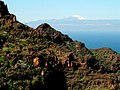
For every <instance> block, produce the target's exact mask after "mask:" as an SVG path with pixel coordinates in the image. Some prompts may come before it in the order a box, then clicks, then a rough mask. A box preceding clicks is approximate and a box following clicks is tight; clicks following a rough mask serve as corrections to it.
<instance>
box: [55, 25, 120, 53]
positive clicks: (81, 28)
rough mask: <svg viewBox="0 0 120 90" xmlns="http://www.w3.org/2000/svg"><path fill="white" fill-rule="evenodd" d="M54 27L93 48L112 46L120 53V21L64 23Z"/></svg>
mask: <svg viewBox="0 0 120 90" xmlns="http://www.w3.org/2000/svg"><path fill="white" fill-rule="evenodd" d="M53 27H54V28H55V29H57V30H59V31H61V32H62V33H64V34H67V35H69V36H70V37H71V38H72V39H73V40H77V41H80V42H83V43H85V45H86V47H87V48H89V49H91V48H104V47H108V48H112V49H113V50H115V51H117V52H118V53H120V23H117V24H116V23H115V24H96V25H94V24H83V25H80V24H79V25H78V24H72V25H69V24H63V25H60V24H59V25H53Z"/></svg>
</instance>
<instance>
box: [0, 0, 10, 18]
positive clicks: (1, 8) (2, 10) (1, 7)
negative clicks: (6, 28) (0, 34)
mask: <svg viewBox="0 0 120 90" xmlns="http://www.w3.org/2000/svg"><path fill="white" fill-rule="evenodd" d="M8 14H9V11H8V8H7V5H5V4H4V2H3V1H1V0H0V18H1V17H3V16H4V15H8Z"/></svg>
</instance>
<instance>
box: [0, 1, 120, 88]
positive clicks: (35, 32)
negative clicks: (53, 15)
mask: <svg viewBox="0 0 120 90" xmlns="http://www.w3.org/2000/svg"><path fill="white" fill-rule="evenodd" d="M119 89H120V54H119V53H117V52H116V51H114V50H112V49H111V48H98V49H88V48H87V47H86V46H85V44H84V43H82V42H79V41H74V40H73V39H71V38H70V37H69V36H68V35H65V34H63V33H61V32H60V31H57V30H55V29H54V28H53V27H51V26H50V25H49V24H47V23H43V24H41V25H38V26H37V28H35V29H33V28H32V27H29V26H27V25H25V24H23V23H21V22H19V21H18V20H17V18H16V16H15V15H14V14H11V13H9V11H8V8H7V5H5V4H4V2H3V1H1V0H0V90H119Z"/></svg>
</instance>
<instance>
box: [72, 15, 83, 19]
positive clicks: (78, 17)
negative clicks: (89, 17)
mask: <svg viewBox="0 0 120 90" xmlns="http://www.w3.org/2000/svg"><path fill="white" fill-rule="evenodd" d="M72 17H73V18H76V19H78V20H84V19H85V18H84V17H82V16H80V15H72Z"/></svg>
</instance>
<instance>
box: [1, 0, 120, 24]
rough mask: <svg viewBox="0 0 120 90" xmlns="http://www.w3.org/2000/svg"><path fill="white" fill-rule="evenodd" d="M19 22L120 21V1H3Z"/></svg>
mask: <svg viewBox="0 0 120 90" xmlns="http://www.w3.org/2000/svg"><path fill="white" fill-rule="evenodd" d="M3 1H4V2H5V3H6V4H7V5H8V8H9V11H10V13H13V14H15V15H16V16H17V19H18V20H19V21H21V22H29V21H35V20H43V19H61V18H66V17H69V16H73V15H79V16H81V17H83V18H85V19H120V0H3Z"/></svg>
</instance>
